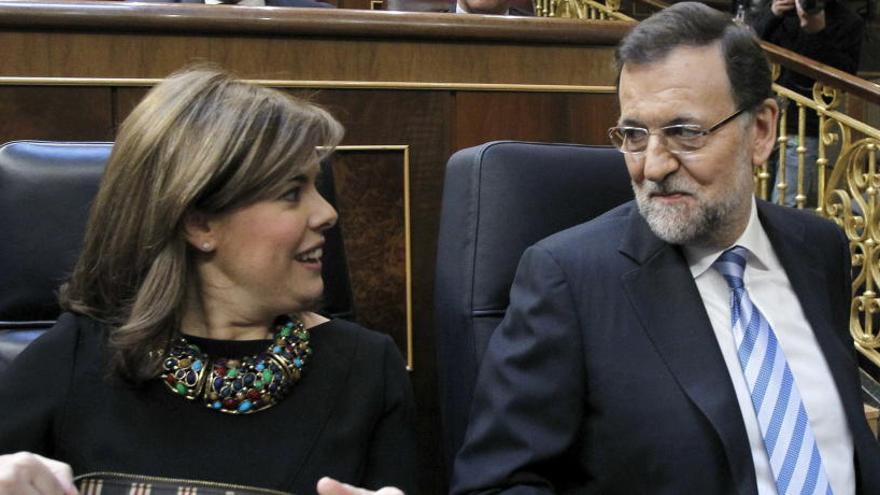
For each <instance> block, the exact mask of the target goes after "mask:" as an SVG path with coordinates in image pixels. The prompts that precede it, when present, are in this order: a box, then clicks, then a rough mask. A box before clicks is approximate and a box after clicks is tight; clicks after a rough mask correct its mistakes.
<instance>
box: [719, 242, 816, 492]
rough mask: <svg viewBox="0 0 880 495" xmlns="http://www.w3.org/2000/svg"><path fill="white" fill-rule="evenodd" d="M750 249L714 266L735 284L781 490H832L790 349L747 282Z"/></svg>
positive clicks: (739, 339) (734, 302)
mask: <svg viewBox="0 0 880 495" xmlns="http://www.w3.org/2000/svg"><path fill="white" fill-rule="evenodd" d="M747 256H748V250H747V249H746V248H744V247H742V246H734V247H732V248H730V249H728V250H727V251H725V252H724V253H722V254H721V256H719V257H718V260H717V261H715V263H714V264H713V267H715V269H716V270H718V271H719V272H720V273H721V275H723V276H724V280H725V281H726V282H727V285H728V287H730V291H731V296H730V310H731V322H732V326H733V334H734V339H735V341H736V346H737V351H738V355H739V363H740V366H742V371H743V375H744V376H745V379H746V384H747V385H748V387H749V391H750V392H751V398H752V405H753V406H754V408H755V414H756V415H757V417H758V425H759V426H760V428H761V435H762V436H763V438H764V447H765V448H766V449H767V455H768V456H769V458H770V468H771V469H772V471H773V476H774V478H775V479H776V488H777V490H778V491H779V495H790V494H800V495H806V494H811V495H831V494H832V491H831V485H830V484H829V483H828V479H827V477H826V475H825V469H824V468H823V467H822V458H821V456H820V455H819V449H818V447H817V445H816V439H815V438H814V437H813V430H812V429H811V428H810V423H809V420H808V419H807V412H806V409H804V404H803V401H801V396H800V392H798V388H797V384H796V383H795V381H794V376H793V375H792V374H791V369H790V368H789V366H788V361H787V360H786V359H785V354H784V353H783V351H782V348H781V347H780V346H779V342H778V341H777V340H776V334H775V333H774V332H773V329H772V328H770V324H769V323H768V322H767V319H766V318H764V316H763V315H762V314H761V311H760V310H759V309H758V308H757V306H755V305H754V304H752V300H751V299H750V298H749V294H748V292H747V291H746V288H745V284H744V283H743V273H744V272H745V267H746V258H747Z"/></svg>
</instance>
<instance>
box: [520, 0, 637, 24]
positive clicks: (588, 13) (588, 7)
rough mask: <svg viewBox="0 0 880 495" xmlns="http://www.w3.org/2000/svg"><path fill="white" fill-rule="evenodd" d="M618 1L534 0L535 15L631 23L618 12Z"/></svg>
mask: <svg viewBox="0 0 880 495" xmlns="http://www.w3.org/2000/svg"><path fill="white" fill-rule="evenodd" d="M619 10H620V0H604V3H602V2H600V1H595V0H535V15H537V16H541V17H561V18H568V19H594V20H612V19H613V20H620V21H632V20H634V19H632V18H631V17H628V16H626V15H624V14H621V13H620V12H619Z"/></svg>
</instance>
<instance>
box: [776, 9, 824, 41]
mask: <svg viewBox="0 0 880 495" xmlns="http://www.w3.org/2000/svg"><path fill="white" fill-rule="evenodd" d="M774 3H776V2H775V1H774ZM795 7H796V8H797V15H798V19H800V20H801V29H803V30H804V31H806V32H808V33H810V34H815V33H818V32H819V31H821V30H823V29H825V10H824V9H823V10H820V11H819V12H816V13H815V14H808V13H806V12H805V11H804V9H802V8H801V4H800V2H795Z"/></svg>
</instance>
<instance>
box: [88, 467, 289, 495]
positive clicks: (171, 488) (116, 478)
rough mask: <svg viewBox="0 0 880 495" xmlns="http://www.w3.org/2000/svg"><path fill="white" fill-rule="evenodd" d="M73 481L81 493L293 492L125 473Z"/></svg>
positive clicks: (211, 494)
mask: <svg viewBox="0 0 880 495" xmlns="http://www.w3.org/2000/svg"><path fill="white" fill-rule="evenodd" d="M74 482H75V483H76V485H77V488H79V493H80V495H292V494H289V493H286V492H280V491H276V490H269V489H266V488H257V487H250V486H243V485H231V484H227V483H218V482H213V481H201V480H186V479H176V478H162V477H158V476H140V475H133V474H125V473H107V472H101V473H89V474H85V475H81V476H77V477H76V478H75V479H74Z"/></svg>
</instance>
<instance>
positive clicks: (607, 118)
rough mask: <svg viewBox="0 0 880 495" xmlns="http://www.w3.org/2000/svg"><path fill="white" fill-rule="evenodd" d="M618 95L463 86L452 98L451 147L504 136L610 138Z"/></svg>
mask: <svg viewBox="0 0 880 495" xmlns="http://www.w3.org/2000/svg"><path fill="white" fill-rule="evenodd" d="M616 101H617V97H616V96H615V95H613V94H574V93H513V92H502V93H485V92H470V91H462V92H459V93H457V95H456V98H455V126H454V129H455V135H454V136H453V140H452V142H453V148H454V149H461V148H466V147H469V146H475V145H478V144H481V143H484V142H486V141H494V140H504V139H517V140H528V141H546V142H572V143H582V144H609V143H608V137H607V134H606V130H607V129H608V127H611V126H612V125H614V122H615V121H616V119H617V110H616Z"/></svg>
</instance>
